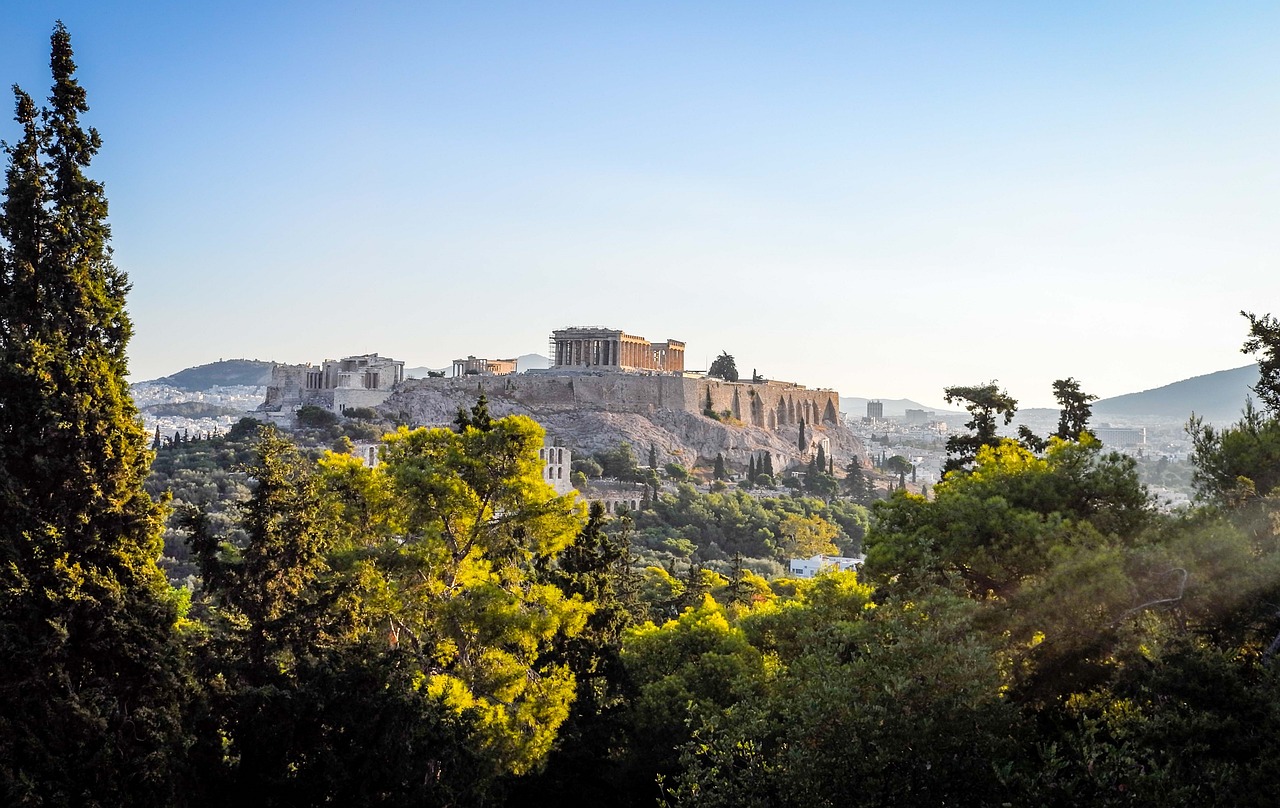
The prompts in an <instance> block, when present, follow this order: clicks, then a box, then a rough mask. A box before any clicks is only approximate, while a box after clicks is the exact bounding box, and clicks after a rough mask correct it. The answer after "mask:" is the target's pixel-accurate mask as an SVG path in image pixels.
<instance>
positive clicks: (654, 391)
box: [400, 368, 840, 429]
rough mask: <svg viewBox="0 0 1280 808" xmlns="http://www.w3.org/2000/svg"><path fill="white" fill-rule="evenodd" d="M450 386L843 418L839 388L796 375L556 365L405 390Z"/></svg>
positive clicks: (594, 403) (535, 398) (555, 406)
mask: <svg viewBox="0 0 1280 808" xmlns="http://www.w3.org/2000/svg"><path fill="white" fill-rule="evenodd" d="M447 388H452V389H455V390H464V391H469V392H473V393H475V394H477V395H478V394H479V393H480V392H484V393H485V394H486V395H488V396H490V397H493V396H495V395H497V396H503V397H510V398H512V399H514V400H515V401H518V402H519V403H520V404H522V405H524V406H526V407H528V408H530V409H538V410H552V411H560V410H578V409H597V410H605V411H609V412H633V413H638V414H641V415H650V414H652V413H654V412H657V411H661V410H671V411H677V412H687V413H694V414H702V413H704V412H705V411H706V410H708V409H710V410H711V411H712V412H715V413H716V414H717V415H722V414H723V413H725V412H728V413H729V415H730V417H731V418H734V419H736V420H738V421H741V422H743V423H744V424H746V425H748V426H755V427H761V428H765V429H778V428H780V427H784V426H791V425H796V424H799V422H800V419H801V418H804V420H805V423H807V424H811V425H823V424H829V425H837V424H839V420H840V418H839V413H840V394H839V393H837V392H835V391H834V390H810V389H808V388H806V387H804V386H803V385H800V384H794V383H791V382H778V381H764V382H749V381H747V382H727V381H722V380H720V379H711V378H706V377H701V376H685V375H679V376H677V375H665V374H662V375H660V374H654V375H646V374H635V373H612V372H602V371H573V370H569V369H563V368H551V369H548V370H531V371H526V372H524V373H521V374H518V375H515V376H504V377H500V378H495V377H491V376H490V377H484V376H469V377H464V378H457V379H410V380H408V381H406V382H404V383H403V384H402V385H401V386H400V389H401V390H403V391H404V392H406V393H409V392H412V391H413V390H430V389H447Z"/></svg>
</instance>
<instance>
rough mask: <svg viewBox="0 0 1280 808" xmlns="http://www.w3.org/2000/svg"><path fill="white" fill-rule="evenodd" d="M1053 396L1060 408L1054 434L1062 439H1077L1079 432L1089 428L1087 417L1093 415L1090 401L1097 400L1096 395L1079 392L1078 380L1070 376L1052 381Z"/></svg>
mask: <svg viewBox="0 0 1280 808" xmlns="http://www.w3.org/2000/svg"><path fill="white" fill-rule="evenodd" d="M1053 397H1054V398H1055V399H1057V400H1058V406H1059V407H1061V408H1062V412H1061V414H1060V415H1059V416H1058V431H1057V432H1055V433H1054V434H1055V435H1057V436H1058V437H1059V438H1062V439H1063V440H1079V438H1080V433H1081V432H1084V431H1085V430H1087V429H1088V428H1089V418H1090V417H1092V415H1093V407H1091V406H1090V403H1091V402H1094V401H1097V400H1098V397H1097V396H1095V395H1091V394H1089V393H1084V392H1081V390H1080V382H1078V381H1076V380H1075V379H1073V378H1071V377H1067V378H1065V379H1058V380H1057V381H1055V382H1054V383H1053Z"/></svg>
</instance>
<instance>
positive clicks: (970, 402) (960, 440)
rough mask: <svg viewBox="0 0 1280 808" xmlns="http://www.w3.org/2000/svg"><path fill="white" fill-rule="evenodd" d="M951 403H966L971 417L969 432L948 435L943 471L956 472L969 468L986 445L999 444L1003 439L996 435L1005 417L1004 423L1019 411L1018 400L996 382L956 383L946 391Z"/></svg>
mask: <svg viewBox="0 0 1280 808" xmlns="http://www.w3.org/2000/svg"><path fill="white" fill-rule="evenodd" d="M942 397H943V399H944V400H945V401H946V402H947V403H948V404H959V403H963V404H964V408H965V409H966V410H968V412H969V415H970V418H969V420H968V422H966V423H965V428H967V429H968V430H969V434H967V435H952V436H951V437H949V438H947V462H946V464H945V465H944V466H943V471H948V472H949V471H957V470H960V469H964V468H966V467H968V466H969V465H970V464H971V463H973V462H974V460H976V459H977V456H978V450H979V449H981V448H982V447H983V446H996V445H997V444H998V443H999V442H1000V438H999V436H998V435H997V434H996V431H997V429H998V428H999V420H1000V418H1001V416H1003V420H1004V423H1005V425H1008V424H1009V423H1010V422H1011V421H1013V416H1014V413H1016V412H1017V411H1018V401H1017V399H1015V398H1013V397H1012V396H1010V395H1009V394H1008V393H1006V392H1005V391H1004V390H1001V389H1000V387H999V386H998V385H997V384H996V383H995V382H994V381H992V382H989V383H987V384H981V385H973V386H955V387H948V388H946V389H945V390H943V394H942Z"/></svg>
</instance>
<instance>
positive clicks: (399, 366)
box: [258, 353, 404, 414]
mask: <svg viewBox="0 0 1280 808" xmlns="http://www.w3.org/2000/svg"><path fill="white" fill-rule="evenodd" d="M402 381H404V362H400V361H397V360H395V359H389V358H387V357H383V356H378V355H377V354H376V353H372V354H362V355H360V356H346V357H343V358H342V359H326V360H324V362H322V363H321V364H320V366H319V367H316V366H314V365H312V364H311V363H310V362H308V363H306V364H302V365H276V366H275V367H273V368H272V369H271V384H269V385H268V386H267V398H266V401H264V402H263V403H262V404H261V405H260V406H259V407H258V411H259V412H263V413H267V414H271V413H282V414H291V413H292V412H293V411H295V410H297V409H298V408H299V407H306V406H312V407H323V408H324V409H326V410H330V411H332V412H337V413H341V412H345V411H346V410H347V409H349V408H351V407H376V406H378V405H379V404H381V403H382V402H384V401H386V400H387V397H388V396H390V395H391V391H392V388H394V387H395V386H396V384H397V383H399V382H402Z"/></svg>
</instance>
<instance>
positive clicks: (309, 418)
mask: <svg viewBox="0 0 1280 808" xmlns="http://www.w3.org/2000/svg"><path fill="white" fill-rule="evenodd" d="M297 419H298V425H299V426H305V427H310V428H312V429H327V428H328V427H331V426H333V425H335V424H337V423H338V416H336V415H334V414H333V413H332V412H329V411H328V410H326V409H325V408H324V407H316V406H313V405H311V404H308V405H307V406H305V407H302V408H300V409H299V410H298V414H297Z"/></svg>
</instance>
